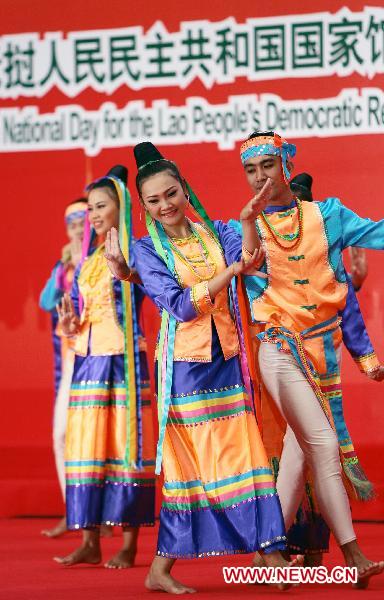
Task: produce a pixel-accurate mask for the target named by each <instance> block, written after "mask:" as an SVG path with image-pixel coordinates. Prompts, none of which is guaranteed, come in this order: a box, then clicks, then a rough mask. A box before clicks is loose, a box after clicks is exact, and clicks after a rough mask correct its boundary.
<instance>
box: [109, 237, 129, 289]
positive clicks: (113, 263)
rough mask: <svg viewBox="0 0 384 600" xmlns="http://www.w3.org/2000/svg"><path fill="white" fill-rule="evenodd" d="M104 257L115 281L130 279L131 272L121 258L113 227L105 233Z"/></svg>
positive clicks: (122, 257) (117, 238)
mask: <svg viewBox="0 0 384 600" xmlns="http://www.w3.org/2000/svg"><path fill="white" fill-rule="evenodd" d="M104 256H105V258H106V259H107V263H108V267H109V270H110V271H111V273H112V275H113V276H114V277H116V279H123V280H125V281H127V280H128V279H130V277H131V275H132V272H131V269H130V268H129V266H128V265H127V263H126V261H125V258H124V256H123V253H122V251H121V248H120V244H119V234H118V232H117V229H115V228H114V227H112V229H111V230H110V231H108V232H107V237H106V239H105V252H104Z"/></svg>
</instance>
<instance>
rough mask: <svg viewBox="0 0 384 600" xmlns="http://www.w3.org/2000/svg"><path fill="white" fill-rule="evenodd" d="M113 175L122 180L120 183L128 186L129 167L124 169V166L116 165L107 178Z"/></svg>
mask: <svg viewBox="0 0 384 600" xmlns="http://www.w3.org/2000/svg"><path fill="white" fill-rule="evenodd" d="M111 175H112V176H113V177H117V178H118V179H120V181H122V182H123V183H124V185H125V186H126V185H127V182H128V169H127V167H124V165H115V166H114V167H112V169H109V171H108V173H107V174H106V176H105V177H110V176H111Z"/></svg>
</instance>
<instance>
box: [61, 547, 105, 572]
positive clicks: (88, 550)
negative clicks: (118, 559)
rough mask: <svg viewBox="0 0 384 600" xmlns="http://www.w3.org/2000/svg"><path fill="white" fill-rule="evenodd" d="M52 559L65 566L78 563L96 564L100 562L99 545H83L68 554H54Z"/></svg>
mask: <svg viewBox="0 0 384 600" xmlns="http://www.w3.org/2000/svg"><path fill="white" fill-rule="evenodd" d="M53 560H55V561H56V562H58V563H60V564H61V565H64V566H66V567H71V566H72V565H78V564H79V563H86V564H89V565H98V564H99V563H100V562H101V552H100V546H89V545H83V546H80V548H77V549H76V550H74V552H72V553H71V554H68V556H55V557H54V559H53Z"/></svg>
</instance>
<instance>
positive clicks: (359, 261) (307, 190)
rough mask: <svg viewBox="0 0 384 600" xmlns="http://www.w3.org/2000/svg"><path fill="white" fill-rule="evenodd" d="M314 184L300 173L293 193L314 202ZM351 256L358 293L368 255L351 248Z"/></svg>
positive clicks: (363, 279) (352, 271) (363, 251)
mask: <svg viewBox="0 0 384 600" xmlns="http://www.w3.org/2000/svg"><path fill="white" fill-rule="evenodd" d="M312 183H313V178H312V176H311V175H309V173H299V174H298V175H296V176H295V177H293V178H292V179H291V182H290V186H291V190H292V191H293V193H294V194H295V195H296V196H297V197H298V198H300V200H307V201H308V202H313V196H312ZM349 256H350V258H351V277H352V285H353V287H354V290H355V291H356V292H358V291H359V290H360V289H361V287H362V285H363V283H364V281H365V280H366V278H367V275H368V260H367V253H366V251H365V250H364V248H357V247H356V246H354V247H352V246H351V247H350V248H349Z"/></svg>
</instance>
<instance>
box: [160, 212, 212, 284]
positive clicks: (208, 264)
mask: <svg viewBox="0 0 384 600" xmlns="http://www.w3.org/2000/svg"><path fill="white" fill-rule="evenodd" d="M188 223H189V226H190V228H191V232H192V233H191V235H190V236H188V237H187V238H178V239H179V240H180V239H181V240H182V241H184V240H190V239H191V238H194V239H196V240H197V242H198V244H199V249H200V254H199V255H200V256H201V258H202V259H203V262H204V264H205V266H206V268H207V270H208V274H207V275H205V276H204V275H200V273H198V272H197V270H196V268H195V267H194V265H193V263H192V262H191V260H190V259H189V258H188V257H187V256H186V255H185V254H184V253H183V252H182V251H181V250H180V249H179V248H178V247H177V246H176V244H175V239H177V238H171V237H170V236H167V237H168V239H169V241H170V244H171V247H172V249H173V251H174V252H175V254H176V255H177V256H178V257H179V259H180V260H181V262H182V263H183V264H184V265H185V266H186V267H187V269H188V270H189V271H191V272H192V273H193V274H194V275H195V277H197V279H198V280H199V281H208V280H209V279H212V277H213V276H214V274H215V273H216V269H217V265H216V263H215V262H214V261H212V262H209V260H208V259H209V257H210V254H209V250H208V248H207V246H206V244H205V242H204V240H203V239H202V237H201V236H200V235H199V233H198V231H197V229H195V228H194V227H193V225H192V223H191V221H189V220H188Z"/></svg>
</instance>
